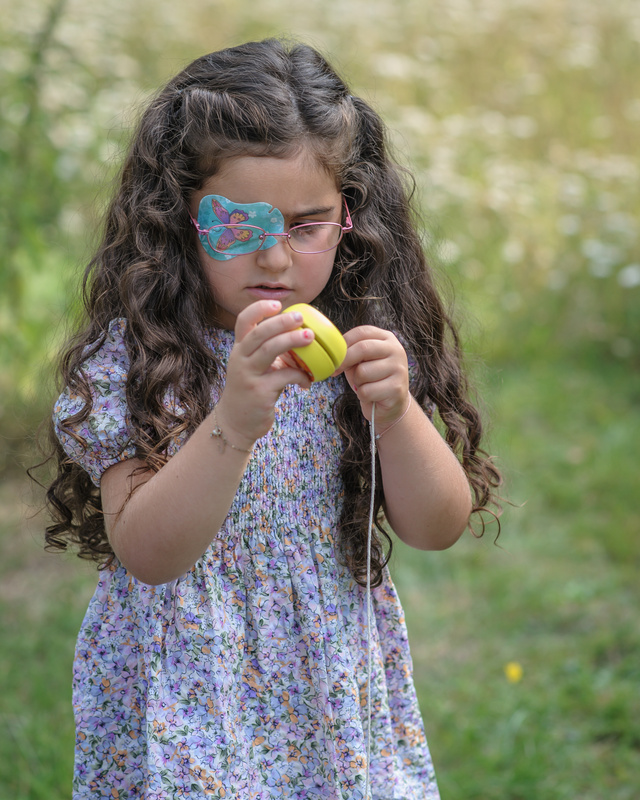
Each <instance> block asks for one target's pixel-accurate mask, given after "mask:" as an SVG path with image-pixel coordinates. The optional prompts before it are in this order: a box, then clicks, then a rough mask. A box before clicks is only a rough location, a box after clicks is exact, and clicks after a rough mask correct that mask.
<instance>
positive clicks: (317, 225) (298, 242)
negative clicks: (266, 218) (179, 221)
mask: <svg viewBox="0 0 640 800" xmlns="http://www.w3.org/2000/svg"><path fill="white" fill-rule="evenodd" d="M343 202H344V208H345V211H346V219H345V222H346V224H345V225H342V224H341V223H339V222H305V223H303V224H302V225H294V226H293V227H292V228H289V230H288V231H284V232H271V231H266V230H265V229H264V228H259V227H257V226H256V225H246V224H244V223H234V222H229V223H225V224H222V225H212V226H211V227H210V228H201V227H200V226H199V225H198V223H197V222H196V220H195V219H194V218H193V217H191V222H192V223H193V225H194V226H195V228H196V230H197V231H198V235H199V236H200V237H203V236H204V237H206V241H207V243H208V245H209V247H210V248H211V249H212V250H213V251H214V252H215V253H220V254H223V255H226V256H227V258H229V257H231V256H233V255H241V254H245V253H255V252H256V251H257V250H260V249H261V248H263V247H265V243H266V242H267V239H268V237H270V236H282V237H284V238H285V239H286V241H287V242H288V243H289V247H291V249H292V250H293V251H294V253H305V254H307V255H312V254H314V253H326V252H328V251H329V250H333V249H334V248H336V247H337V246H338V245H339V244H340V242H341V241H342V237H343V236H344V234H345V233H349V232H350V231H352V230H353V222H352V221H351V215H350V214H349V209H348V207H347V201H346V200H344V198H343ZM202 243H203V245H204V244H205V243H204V242H202ZM273 244H275V242H274V243H273ZM234 245H239V246H241V248H242V250H241V253H234V252H233V250H234ZM266 246H267V247H271V246H272V245H269V244H268V245H266ZM205 249H206V247H205Z"/></svg>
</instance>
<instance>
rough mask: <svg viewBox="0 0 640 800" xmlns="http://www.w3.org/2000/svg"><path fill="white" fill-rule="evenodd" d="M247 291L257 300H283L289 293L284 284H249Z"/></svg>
mask: <svg viewBox="0 0 640 800" xmlns="http://www.w3.org/2000/svg"><path fill="white" fill-rule="evenodd" d="M247 291H248V292H249V294H251V295H253V296H254V297H257V298H258V299H259V300H283V299H284V298H285V297H288V296H289V295H290V294H291V289H289V288H288V287H286V286H250V287H249V288H248V290H247Z"/></svg>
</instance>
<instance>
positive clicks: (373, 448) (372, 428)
mask: <svg viewBox="0 0 640 800" xmlns="http://www.w3.org/2000/svg"><path fill="white" fill-rule="evenodd" d="M375 413H376V404H375V403H373V405H372V406H371V422H370V423H369V430H370V431H371V499H370V503H369V528H368V530H367V589H366V602H367V771H366V776H365V785H364V798H365V800H369V781H370V775H369V766H370V763H371V536H372V533H373V507H374V503H375V494H376V435H375V427H376V426H375Z"/></svg>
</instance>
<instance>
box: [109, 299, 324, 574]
mask: <svg viewBox="0 0 640 800" xmlns="http://www.w3.org/2000/svg"><path fill="white" fill-rule="evenodd" d="M280 308H281V306H280V303H277V302H275V303H274V302H271V301H266V300H263V301H259V302H257V303H254V304H252V305H251V306H249V307H248V308H246V309H245V310H244V311H242V312H241V313H240V314H239V315H238V319H237V323H236V344H235V345H234V347H233V350H232V351H231V354H230V356H229V364H228V367H227V377H226V383H225V388H224V391H223V393H222V395H221V397H220V400H219V402H218V404H217V406H216V409H215V412H212V413H211V414H210V415H209V416H208V417H207V418H206V419H205V420H204V421H203V422H202V424H201V425H200V426H199V427H198V429H197V430H196V431H195V432H194V433H193V435H192V436H191V437H190V438H189V440H188V441H187V442H186V443H185V444H184V445H183V446H182V447H181V448H180V450H179V451H178V452H177V453H176V454H175V455H174V456H173V457H172V458H170V459H169V461H168V462H167V463H166V464H165V466H163V467H162V469H161V470H160V471H159V472H156V473H153V474H152V476H151V477H149V474H150V473H149V472H148V471H146V472H141V473H140V474H138V475H134V474H133V473H134V470H136V468H139V467H142V468H144V466H145V465H144V462H143V461H141V460H139V459H130V460H128V461H124V462H121V463H119V464H115V465H114V466H112V467H110V468H109V469H108V470H106V472H105V473H104V475H103V476H102V480H101V484H100V490H101V496H102V507H103V511H104V515H105V527H106V531H107V536H108V538H109V542H110V544H111V547H112V548H113V551H114V553H115V554H116V556H117V558H118V559H119V560H120V562H121V563H122V564H123V565H124V566H125V567H126V568H127V569H128V570H129V571H130V572H131V573H132V574H133V575H134V576H135V577H136V578H138V579H139V580H141V581H143V582H144V583H149V584H160V583H166V582H167V581H170V580H173V579H174V578H178V577H179V576H180V575H183V574H184V573H185V572H187V571H188V570H189V569H190V568H191V567H192V566H193V565H194V564H195V563H196V561H197V560H198V559H199V558H200V556H201V555H202V554H203V553H204V552H205V550H206V549H207V547H208V546H209V544H210V542H211V541H212V539H213V538H214V536H215V535H216V533H217V532H218V530H219V529H220V528H221V526H222V524H223V522H224V520H225V518H226V516H227V513H228V511H229V508H230V506H231V502H232V501H233V498H234V496H235V493H236V491H237V489H238V485H239V483H240V479H241V478H242V475H243V473H244V471H245V469H246V466H247V463H248V461H249V459H250V458H251V455H250V452H244V451H245V450H246V451H250V450H251V448H252V446H253V444H254V442H255V441H256V440H257V439H259V438H260V437H261V436H264V435H265V434H266V433H267V432H268V431H269V429H270V428H271V426H272V424H273V420H274V413H275V412H274V406H275V403H276V401H277V399H278V397H279V396H280V393H281V392H282V390H283V389H284V387H285V386H286V385H287V384H290V383H296V384H298V385H300V386H303V387H305V388H308V387H309V385H310V382H309V379H308V378H307V377H306V376H305V375H304V374H303V373H302V372H301V371H300V370H297V369H293V368H290V367H288V366H286V365H285V364H284V363H283V362H282V361H281V360H280V359H279V358H278V357H279V356H281V355H282V354H284V353H286V352H287V351H288V350H290V349H291V348H292V347H302V346H304V345H305V344H308V343H309V341H310V339H312V338H313V333H312V332H311V331H309V330H307V329H304V330H302V329H299V328H297V326H298V325H299V323H300V320H299V319H297V318H296V316H295V315H294V314H280V313H279V311H280ZM217 426H219V428H220V429H221V431H222V433H223V435H224V438H225V439H226V440H227V442H228V443H229V444H228V445H225V444H224V441H223V440H222V438H220V437H217V438H212V437H211V431H212V430H213V429H214V428H215V427H217ZM230 445H235V448H242V450H240V449H234V448H233V447H231V446H230ZM132 489H135V491H134V492H133V493H132Z"/></svg>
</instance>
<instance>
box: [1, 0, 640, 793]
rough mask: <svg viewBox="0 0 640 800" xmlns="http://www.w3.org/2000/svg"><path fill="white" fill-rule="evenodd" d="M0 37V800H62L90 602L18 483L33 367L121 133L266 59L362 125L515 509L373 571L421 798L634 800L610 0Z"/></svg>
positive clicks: (40, 4)
mask: <svg viewBox="0 0 640 800" xmlns="http://www.w3.org/2000/svg"><path fill="white" fill-rule="evenodd" d="M48 8H53V9H55V8H57V9H58V10H59V11H60V12H61V13H60V16H59V17H56V15H55V14H54V15H48V13H47V9H48ZM123 8H124V6H123ZM185 8H186V11H185ZM5 12H6V13H5V14H4V17H3V27H2V29H1V30H0V46H1V47H2V52H3V59H2V65H1V66H0V112H1V113H0V201H1V202H0V211H1V212H2V215H1V216H0V251H1V252H2V259H3V261H2V264H1V267H0V475H2V477H3V479H4V484H3V485H2V487H0V512H1V513H0V642H1V644H2V648H1V649H0V688H1V690H2V691H1V692H0V800H5V798H6V800H38V799H39V798H43V800H44V798H46V800H58V798H60V799H62V798H68V797H69V795H70V781H71V770H72V754H73V723H72V717H71V708H70V683H71V663H72V658H73V648H74V640H75V636H76V632H77V630H78V628H79V625H80V621H81V619H82V615H83V614H84V610H85V608H86V604H87V601H88V598H89V596H90V594H91V590H92V586H93V584H94V583H95V575H94V573H93V572H92V570H91V567H89V566H87V565H86V564H84V563H82V562H79V561H77V560H74V559H69V558H64V557H60V556H53V555H45V554H44V553H43V552H42V548H41V534H40V531H39V529H40V528H42V527H43V525H44V521H43V520H42V519H40V520H27V519H25V518H24V516H23V508H24V505H25V504H24V503H23V501H22V494H23V492H24V491H26V489H25V487H24V485H23V480H22V478H21V477H20V474H19V473H18V472H17V469H16V467H19V466H20V465H21V464H22V463H29V462H31V461H33V460H34V459H33V458H31V457H30V455H29V453H30V449H31V439H30V437H31V434H32V431H33V430H34V428H35V426H36V424H37V421H38V420H39V419H40V418H41V417H42V416H43V415H44V414H45V413H46V410H47V409H48V405H49V399H50V396H51V395H52V394H53V391H52V390H49V386H48V383H47V381H46V379H45V378H43V374H42V364H43V362H46V361H47V360H48V358H49V357H50V355H51V353H52V352H53V351H54V349H55V345H56V341H57V340H58V339H59V337H60V335H61V331H62V329H63V327H64V323H63V322H62V323H61V320H62V319H63V318H64V315H65V312H66V310H67V309H69V308H70V307H71V306H72V302H73V301H72V300H71V297H72V295H73V289H72V287H73V285H74V284H75V282H76V272H77V270H78V269H79V268H80V267H81V265H82V264H83V262H84V261H86V259H87V255H88V252H89V251H90V250H91V247H92V245H91V242H92V241H93V240H94V238H95V226H96V219H97V209H98V208H99V206H100V205H101V204H103V203H104V201H105V197H106V194H107V192H108V191H109V188H110V187H109V185H108V183H109V180H110V179H111V177H112V176H113V174H114V171H115V169H116V166H117V162H118V160H119V156H118V154H119V153H120V152H121V150H122V147H123V142H125V140H126V131H127V128H128V127H129V125H130V124H131V122H132V120H133V119H134V117H135V111H132V110H131V109H135V108H136V107H137V106H138V105H139V104H140V103H142V102H143V100H144V97H145V96H146V94H147V93H148V92H149V91H151V90H154V89H155V88H156V87H157V86H158V85H159V84H160V83H161V82H162V81H163V80H164V79H166V78H168V77H169V76H170V75H172V74H173V73H175V72H176V71H177V69H179V68H180V67H181V66H183V65H184V64H185V63H187V61H188V60H190V59H191V58H195V57H196V56H198V55H201V54H202V53H204V52H207V51H209V50H213V49H217V48H220V47H223V46H227V45H229V44H234V43H238V42H241V41H244V40H247V39H249V38H262V37H264V36H267V35H274V34H280V33H285V34H286V33H289V34H291V35H293V36H295V37H300V38H302V39H305V40H307V41H309V42H310V43H311V44H314V45H316V46H318V47H319V48H320V49H322V50H323V51H324V52H326V53H327V54H328V55H329V56H330V58H331V59H332V60H333V61H334V62H335V63H336V64H337V66H338V67H339V69H341V70H342V71H343V72H344V73H345V74H346V75H347V76H348V77H349V78H350V81H351V84H352V87H353V90H354V91H355V92H356V93H359V94H363V95H364V97H365V98H366V99H368V100H369V101H370V102H371V103H372V104H373V105H374V106H375V107H376V108H377V109H378V110H379V111H380V112H381V113H382V115H383V117H384V118H385V119H386V120H387V122H388V123H389V125H390V132H391V140H392V143H393V144H394V146H395V147H396V148H397V150H398V151H399V154H400V158H401V160H403V161H404V162H407V163H409V164H410V165H411V166H412V168H413V169H414V172H415V175H416V180H417V190H418V196H419V198H420V201H421V205H422V207H423V210H424V215H425V218H426V223H425V224H426V240H427V244H428V249H429V252H430V253H431V255H432V258H433V261H434V263H435V264H436V265H437V266H438V269H439V271H440V272H441V273H442V274H443V276H444V277H445V278H446V279H447V280H449V279H450V280H451V282H452V283H453V285H454V286H455V288H456V291H457V293H458V296H459V297H461V298H462V305H463V306H464V308H465V310H470V311H471V312H472V314H474V315H476V318H477V321H476V322H474V321H473V320H472V319H469V318H468V314H467V313H465V314H463V315H461V316H462V319H463V322H464V325H463V334H464V338H465V340H466V341H467V342H468V343H469V345H470V349H471V351H472V352H473V353H476V354H478V356H479V358H480V359H482V360H484V361H485V362H486V364H487V365H488V366H487V367H485V371H484V377H483V378H482V383H483V390H482V392H481V395H482V396H483V398H484V399H485V402H486V404H487V406H488V409H489V416H490V419H491V422H492V430H491V432H490V447H489V449H490V451H491V452H493V453H496V454H497V455H498V457H499V463H500V465H501V467H502V468H503V470H504V472H505V475H506V478H507V485H506V487H505V492H506V495H507V496H508V498H509V499H510V500H511V501H512V502H513V503H514V505H513V506H507V507H506V508H505V513H504V516H503V520H502V524H503V533H502V536H501V537H500V539H499V541H498V545H499V546H497V547H496V546H494V545H493V543H492V536H491V532H490V531H489V532H488V533H487V536H486V537H485V538H484V539H483V540H480V541H476V540H474V539H473V538H472V537H471V536H470V535H468V536H466V537H465V538H464V539H463V540H462V541H461V542H460V543H459V544H457V545H456V546H455V547H454V548H452V549H451V550H450V551H447V552H444V553H424V554H420V553H416V552H415V551H407V549H406V548H404V547H403V546H402V545H397V550H396V555H395V557H394V561H393V571H394V574H395V576H396V579H397V583H398V586H399V590H400V594H401V597H402V598H403V602H404V604H405V608H406V612H407V619H408V623H409V629H410V638H411V642H412V649H413V655H414V662H415V670H416V680H417V684H418V689H419V695H420V701H421V706H422V710H423V713H424V717H425V723H426V727H427V733H428V737H429V741H430V745H431V749H432V752H433V756H434V761H435V764H436V768H437V772H438V776H439V781H440V784H441V788H442V793H443V798H444V800H473V799H474V798H477V799H478V800H493V799H494V798H495V800H498V798H499V800H547V798H548V800H563V799H564V798H567V800H575V798H580V800H603V798H606V800H636V798H637V797H640V722H639V720H640V703H639V701H638V687H640V671H639V667H638V665H639V664H640V626H639V625H638V622H637V618H638V611H637V610H638V607H639V600H640V597H639V595H640V589H639V588H638V580H637V575H638V567H639V566H640V537H639V536H638V534H639V532H640V512H639V511H638V502H637V495H638V487H637V474H638V468H637V460H638V459H637V452H638V449H639V447H638V445H639V444H640V442H639V440H640V436H639V432H640V419H639V417H640V411H639V409H640V402H639V400H640V349H639V343H640V302H639V293H640V236H639V234H638V225H637V220H638V218H640V164H639V162H638V157H637V143H638V140H639V139H640V93H639V90H638V87H639V86H640V16H639V12H638V4H637V2H636V0H613V2H608V3H603V2H601V0H581V2H572V1H571V0H558V2H553V3H547V4H540V3H539V2H536V0H521V2H518V3H513V2H512V1H511V0H482V2H477V3H460V2H450V0H428V2H426V3H425V0H371V2H368V3H361V2H359V0H347V2H343V0H326V1H325V2H317V3H311V4H309V3H307V4H305V5H303V6H295V5H294V6H291V4H290V3H285V2H284V0H269V2H268V3H267V2H266V1H265V0H255V2H253V3H251V4H249V3H247V2H244V0H241V2H239V3H237V4H235V5H229V4H227V5H226V6H225V7H224V10H222V7H220V8H218V7H215V8H214V6H213V4H212V3H211V2H210V1H209V0H193V1H192V2H191V3H190V4H188V7H186V6H184V4H180V3H175V2H173V0H154V2H153V3H151V1H150V0H132V2H131V3H129V4H128V5H127V11H126V13H125V12H124V11H122V12H121V13H115V12H114V9H113V8H112V6H111V4H108V3H107V4H102V5H100V4H98V5H96V4H93V5H92V4H85V5H83V6H80V5H78V4H74V5H73V8H72V6H71V4H70V3H67V4H65V2H64V0H52V1H51V2H46V1H45V0H34V2H33V3H31V4H30V6H29V13H28V14H25V13H24V9H23V8H22V7H21V6H20V5H18V4H13V5H11V4H9V6H8V7H7V9H6V10H5ZM205 19H206V20H209V22H210V24H203V22H202V21H203V20H205ZM38 42H39V43H40V46H38ZM459 316H460V314H459ZM509 662H517V663H519V664H520V665H521V666H522V670H523V672H522V679H521V680H520V681H518V682H515V683H512V682H510V681H509V680H508V679H507V677H506V675H505V665H506V664H507V663H509Z"/></svg>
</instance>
